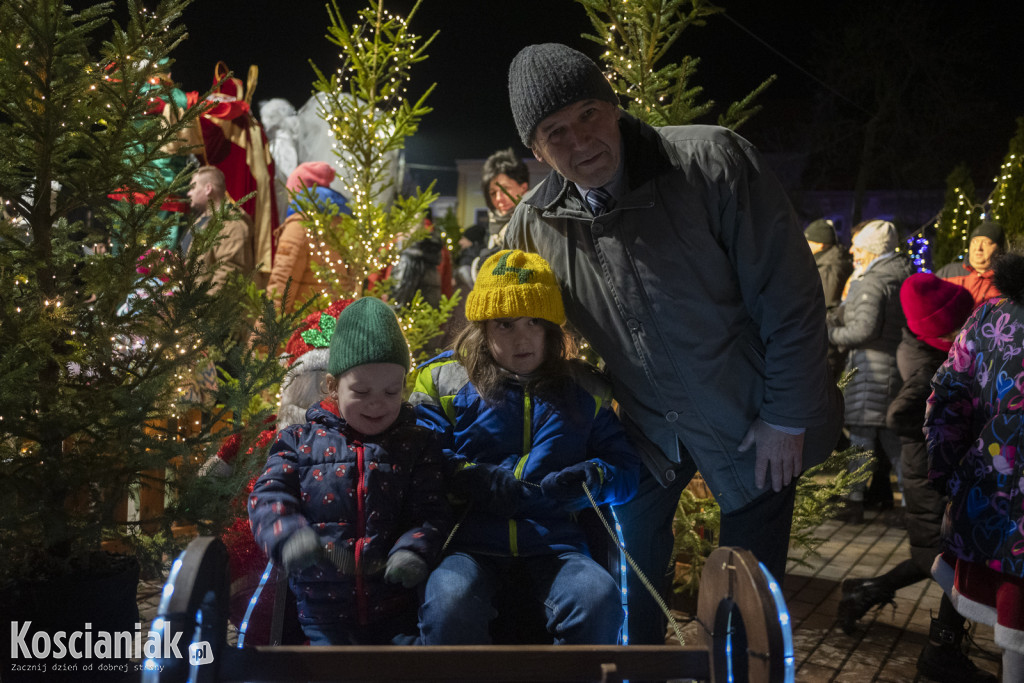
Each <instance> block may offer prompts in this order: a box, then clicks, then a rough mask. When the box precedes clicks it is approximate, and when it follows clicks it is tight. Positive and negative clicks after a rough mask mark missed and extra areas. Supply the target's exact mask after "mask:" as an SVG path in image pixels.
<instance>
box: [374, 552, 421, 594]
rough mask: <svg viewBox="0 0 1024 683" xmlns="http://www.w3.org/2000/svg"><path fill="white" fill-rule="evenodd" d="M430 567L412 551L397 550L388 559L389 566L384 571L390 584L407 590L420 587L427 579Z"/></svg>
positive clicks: (385, 578) (385, 577)
mask: <svg viewBox="0 0 1024 683" xmlns="http://www.w3.org/2000/svg"><path fill="white" fill-rule="evenodd" d="M429 573H430V567H428V566H427V563H426V562H425V561H424V560H423V558H422V557H420V556H419V555H417V554H416V553H414V552H413V551H411V550H396V551H395V552H394V553H392V554H391V557H389V558H388V566H387V568H386V569H385V570H384V580H385V581H387V582H388V583H400V584H402V586H404V587H405V588H412V587H413V586H418V585H419V584H421V583H422V582H423V580H424V579H426V578H427V574H429Z"/></svg>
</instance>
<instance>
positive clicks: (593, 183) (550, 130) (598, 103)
mask: <svg viewBox="0 0 1024 683" xmlns="http://www.w3.org/2000/svg"><path fill="white" fill-rule="evenodd" d="M619 114H620V112H619V108H618V107H616V106H615V105H613V104H611V103H610V102H605V101H603V100H580V101H579V102H576V103H574V104H570V105H568V106H567V107H563V108H562V109H559V110H558V111H556V112H555V113H554V114H551V115H550V116H548V117H547V118H545V119H544V120H543V121H541V122H540V124H539V125H538V126H537V130H536V131H535V132H534V134H533V155H534V156H535V157H537V159H538V160H539V161H543V162H544V163H546V164H547V165H549V166H551V168H553V169H555V170H556V171H558V172H559V173H561V174H562V175H563V176H565V177H566V178H567V179H569V180H571V181H572V182H574V183H577V184H578V185H581V186H582V187H585V188H588V189H589V188H592V187H600V186H601V185H604V184H606V183H607V182H608V181H610V180H611V179H612V178H613V177H614V176H615V172H616V171H617V170H618V168H619V159H620V157H621V151H620V141H621V134H620V132H619Z"/></svg>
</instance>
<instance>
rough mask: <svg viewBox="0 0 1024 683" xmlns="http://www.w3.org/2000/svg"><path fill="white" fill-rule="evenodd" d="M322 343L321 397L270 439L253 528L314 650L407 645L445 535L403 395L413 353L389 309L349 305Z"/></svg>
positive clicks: (429, 453) (418, 431) (429, 435)
mask: <svg viewBox="0 0 1024 683" xmlns="http://www.w3.org/2000/svg"><path fill="white" fill-rule="evenodd" d="M330 339H331V341H330V350H329V355H328V361H327V371H328V373H329V377H328V382H327V391H328V393H329V396H328V397H327V398H326V399H325V400H323V401H321V402H319V403H318V404H316V405H313V406H311V407H310V408H309V410H307V411H306V415H305V422H304V423H302V424H293V425H291V426H288V427H285V428H284V429H282V430H281V431H280V432H278V434H277V437H276V439H275V440H274V443H273V445H272V446H271V447H270V454H269V457H268V458H267V465H266V468H265V469H264V471H263V474H261V475H260V477H259V478H258V479H257V480H256V484H255V486H254V487H253V490H252V493H251V494H250V495H249V505H248V509H249V521H250V523H251V525H252V530H253V535H254V537H255V539H256V542H257V544H258V545H259V547H260V549H261V550H263V552H264V553H265V554H266V555H267V556H268V557H270V558H271V559H273V560H274V562H275V563H278V564H280V565H281V566H282V568H283V569H284V570H285V571H286V572H288V573H289V575H290V576H289V583H290V587H291V590H292V592H293V593H294V594H295V597H296V600H297V603H298V616H299V622H300V624H301V625H302V630H303V631H304V632H305V634H306V636H307V637H308V638H309V641H310V644H312V645H373V644H377V645H381V644H389V643H393V644H403V643H404V644H408V643H411V642H413V641H414V640H415V638H416V634H417V631H418V629H417V626H416V610H417V603H418V600H417V592H416V590H415V588H416V587H417V586H419V585H420V584H422V583H423V581H424V580H425V579H426V578H427V574H429V572H430V567H431V566H432V565H433V564H434V562H435V561H436V559H437V555H438V554H439V552H440V550H441V547H442V544H443V543H444V539H445V536H446V534H447V533H448V530H449V528H450V511H449V508H448V504H447V499H446V497H445V493H444V478H443V473H442V465H443V456H442V454H441V450H440V447H439V445H438V440H437V438H436V436H435V435H434V433H433V432H432V431H431V430H429V429H427V428H425V427H421V426H419V425H417V424H416V417H415V414H414V412H413V409H412V407H411V406H410V405H409V404H407V403H404V402H403V400H402V395H403V389H404V385H405V375H406V372H407V371H408V368H409V347H408V344H407V343H406V341H405V338H404V337H403V336H402V330H401V327H400V326H399V323H398V318H397V317H396V316H395V314H394V313H393V312H392V311H391V309H390V308H389V307H388V306H387V304H385V303H383V302H382V301H380V300H379V299H375V298H373V297H363V298H361V299H357V300H356V301H355V302H353V303H352V304H350V305H348V306H347V307H345V309H344V310H343V311H341V313H340V314H338V318H337V323H336V324H335V326H334V330H333V332H332V333H331V337H330Z"/></svg>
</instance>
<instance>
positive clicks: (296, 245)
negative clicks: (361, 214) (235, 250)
mask: <svg viewBox="0 0 1024 683" xmlns="http://www.w3.org/2000/svg"><path fill="white" fill-rule="evenodd" d="M334 177H335V171H334V168H333V167H332V166H331V165H330V164H327V163H324V162H322V161H306V162H303V163H301V164H299V165H298V166H296V167H295V170H294V171H292V173H291V175H289V176H288V182H287V184H286V185H285V187H286V188H287V189H288V193H289V194H290V195H291V196H292V201H291V202H290V203H289V204H288V210H287V211H286V213H285V219H284V223H282V224H281V226H280V227H279V228H278V229H277V231H276V235H275V240H276V242H277V251H276V252H275V253H274V264H273V265H272V266H271V268H270V278H269V280H268V281H267V294H268V295H270V296H272V297H284V296H285V291H286V290H287V293H288V296H287V298H284V302H283V304H282V309H283V310H284V311H285V312H291V311H293V310H295V308H296V305H301V304H303V303H305V302H306V301H308V300H309V299H311V298H313V297H314V296H317V295H319V294H321V293H322V292H323V290H324V285H323V284H321V283H320V282H319V281H318V280H317V277H316V273H314V271H313V264H316V265H318V266H319V267H320V268H327V266H328V264H329V263H334V264H338V265H343V264H339V259H338V258H337V256H333V255H332V254H331V253H330V252H329V251H327V250H326V247H323V246H314V245H321V244H322V240H312V241H311V240H310V232H309V230H310V228H309V226H308V225H307V222H308V221H309V218H308V217H307V216H306V214H305V212H304V211H303V205H304V202H303V199H305V200H306V201H307V202H308V201H309V195H312V197H313V200H312V201H313V203H314V204H315V205H316V206H317V208H319V210H320V211H324V212H326V211H328V210H329V208H330V206H331V205H334V206H336V207H337V209H338V212H339V214H348V213H351V211H350V210H349V207H348V202H346V201H345V197H343V196H342V195H341V194H340V193H339V192H337V191H335V190H333V189H332V188H331V183H332V182H333V181H334ZM307 206H308V205H307Z"/></svg>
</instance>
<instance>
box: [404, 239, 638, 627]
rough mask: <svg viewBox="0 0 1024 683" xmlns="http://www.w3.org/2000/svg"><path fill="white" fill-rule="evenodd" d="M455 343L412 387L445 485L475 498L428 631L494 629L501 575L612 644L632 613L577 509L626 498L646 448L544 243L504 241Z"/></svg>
mask: <svg viewBox="0 0 1024 683" xmlns="http://www.w3.org/2000/svg"><path fill="white" fill-rule="evenodd" d="M466 318H467V319H468V320H469V324H468V325H467V326H466V327H465V329H464V330H463V331H462V333H461V334H460V335H459V337H458V339H457V340H456V342H455V348H454V349H453V350H452V351H447V352H445V353H443V354H442V355H440V356H438V357H437V358H435V359H433V360H432V361H429V362H428V363H427V364H426V365H425V366H424V367H423V368H422V369H421V370H420V372H419V374H418V375H417V376H416V385H415V388H414V391H413V395H412V397H411V401H412V403H413V404H414V405H415V406H416V411H417V414H418V415H419V419H420V422H421V423H422V424H424V425H427V426H430V427H431V428H433V429H435V430H437V432H438V433H439V434H440V435H441V442H442V445H443V447H444V452H445V455H446V456H447V459H448V465H447V466H448V468H449V471H450V473H451V474H450V484H449V491H450V493H451V494H452V495H453V497H456V498H458V499H461V500H462V501H465V502H466V504H467V507H466V510H465V513H464V515H463V516H462V517H461V518H460V520H461V521H460V524H459V529H458V531H457V532H456V533H455V534H454V537H453V538H452V541H451V547H450V552H449V554H448V555H447V556H446V557H445V558H444V559H443V560H441V563H440V564H439V565H438V567H437V569H436V570H435V571H434V572H433V573H432V574H431V575H430V578H429V580H428V581H427V585H426V588H425V597H424V601H423V606H422V607H421V608H420V637H421V642H422V643H423V644H426V645H467V644H485V643H488V642H490V636H489V624H490V622H491V620H492V619H493V618H494V616H495V608H494V607H493V605H492V601H493V599H494V598H495V597H496V594H497V592H498V591H499V588H500V587H501V586H503V585H507V584H508V583H511V581H510V577H512V576H517V575H518V574H519V571H520V570H522V571H525V572H526V573H527V574H528V575H529V577H530V579H531V581H530V582H529V584H530V585H529V586H526V585H516V586H515V587H516V588H517V589H518V590H517V592H516V593H515V596H514V599H515V600H516V601H517V602H523V603H527V602H529V603H535V606H536V609H537V610H538V611H539V612H540V613H542V614H543V613H544V610H545V609H546V610H547V611H546V614H547V619H546V626H547V630H548V632H549V633H550V635H551V640H552V642H554V643H569V644H591V643H592V644H612V643H615V642H616V640H617V638H618V635H619V630H620V628H621V626H622V621H623V610H622V604H621V593H620V591H619V586H618V583H617V582H616V580H615V579H614V578H613V577H612V575H611V574H610V573H609V572H608V571H607V570H606V569H605V568H604V567H602V566H601V565H599V564H598V563H597V562H595V561H594V560H593V559H592V558H591V557H590V554H589V550H588V546H587V542H586V539H585V535H584V532H583V529H582V528H581V526H580V525H579V524H578V522H577V513H578V512H579V511H580V510H582V509H583V508H585V507H588V506H589V505H590V496H592V497H593V500H594V502H595V503H596V504H597V505H615V504H619V503H624V502H626V501H628V500H629V499H630V498H632V497H633V495H634V493H635V491H636V485H637V479H638V476H639V470H640V460H639V457H638V456H637V454H636V452H635V450H634V449H633V446H632V445H631V444H630V443H629V441H628V440H627V438H626V434H625V431H624V430H623V428H622V425H621V424H620V423H619V421H618V418H617V417H616V416H615V413H614V412H613V411H612V409H611V405H610V404H611V391H610V388H609V386H608V384H607V382H606V381H605V380H604V378H603V377H601V376H600V375H599V374H598V372H597V371H596V370H595V369H593V368H590V367H589V366H586V365H584V364H583V363H582V362H580V361H577V360H574V359H573V352H572V343H571V340H570V338H569V337H568V335H567V334H566V332H565V330H564V329H563V327H562V325H563V324H564V323H565V310H564V308H563V305H562V295H561V292H560V291H559V288H558V284H557V282H556V280H555V276H554V273H552V271H551V267H550V266H549V265H548V263H547V262H546V261H545V260H544V259H543V258H541V257H540V256H538V255H536V254H528V253H526V252H522V251H508V250H506V251H500V252H498V253H496V254H494V255H493V256H491V257H489V258H488V259H487V260H486V261H485V262H484V264H483V266H482V267H481V268H480V272H479V274H478V276H477V279H476V282H475V284H474V286H473V291H472V292H470V294H469V296H468V297H467V299H466Z"/></svg>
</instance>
